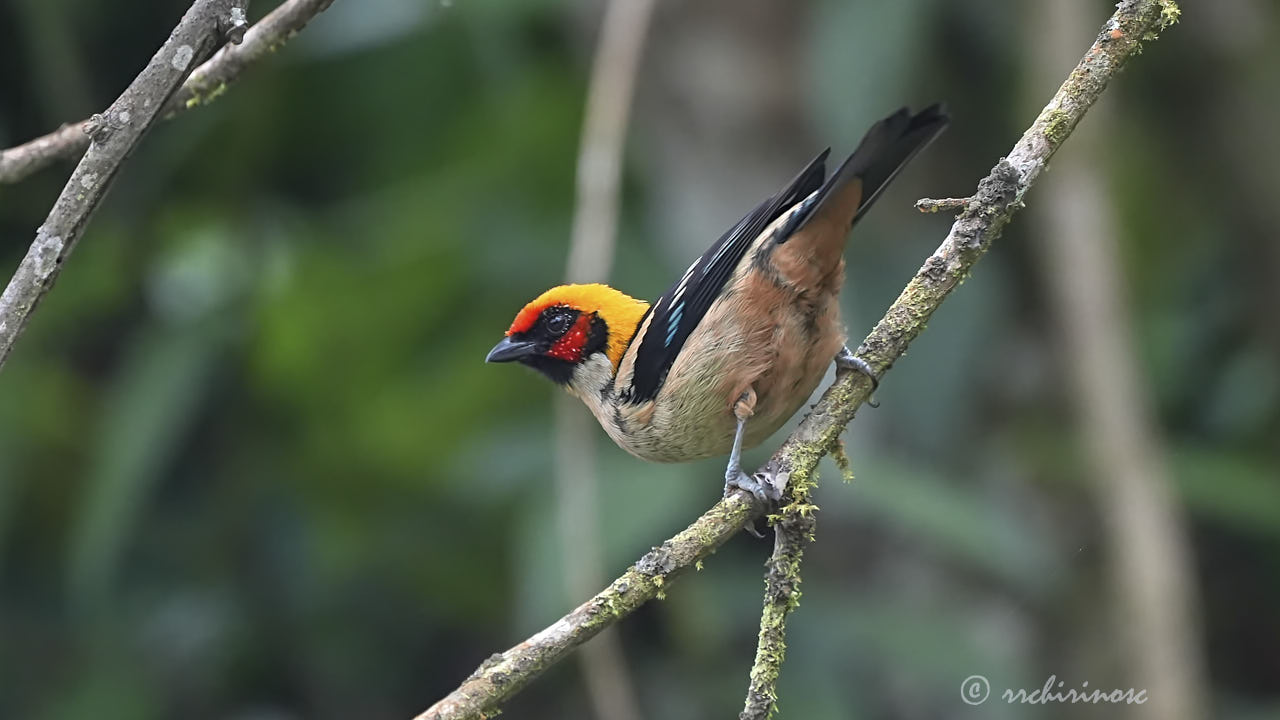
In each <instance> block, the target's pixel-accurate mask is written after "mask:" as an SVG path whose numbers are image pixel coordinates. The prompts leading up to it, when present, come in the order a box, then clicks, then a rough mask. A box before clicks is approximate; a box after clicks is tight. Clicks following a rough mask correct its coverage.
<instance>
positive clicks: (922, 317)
mask: <svg viewBox="0 0 1280 720" xmlns="http://www.w3.org/2000/svg"><path fill="white" fill-rule="evenodd" d="M1177 18H1178V7H1177V5H1176V4H1174V2H1173V1H1172V0H1122V2H1120V3H1119V5H1118V6H1117V8H1116V12H1115V14H1114V15H1113V16H1112V17H1111V19H1110V20H1108V21H1107V23H1106V25H1104V26H1103V28H1102V32H1101V33H1100V34H1099V35H1098V38H1097V40H1096V41H1095V42H1094V43H1093V45H1092V46H1091V47H1090V48H1089V50H1088V52H1087V53H1085V56H1084V58H1083V59H1081V61H1080V63H1079V64H1078V65H1077V66H1076V68H1075V70H1073V71H1072V73H1071V75H1070V76H1069V77H1068V78H1067V80H1066V82H1064V83H1063V84H1062V86H1061V87H1060V88H1059V89H1058V91H1057V93H1056V94H1054V96H1053V99H1052V100H1050V101H1049V104H1048V105H1046V106H1045V108H1044V109H1043V110H1042V111H1041V112H1040V115H1039V116H1038V117H1037V118H1036V120H1035V122H1034V123H1032V125H1031V127H1030V128H1029V129H1028V130H1027V131H1026V132H1025V133H1023V135H1022V137H1021V138H1020V139H1019V140H1018V142H1017V143H1016V144H1015V145H1014V147H1013V149H1012V151H1010V153H1009V154H1008V156H1006V157H1005V158H1002V159H1001V160H1000V161H999V162H997V163H996V165H995V167H994V168H992V170H991V172H990V174H988V175H987V177H985V178H983V179H982V181H981V182H979V183H978V191H977V193H976V194H975V195H974V196H973V197H971V198H969V199H968V203H967V204H966V206H965V208H964V211H963V212H962V213H961V214H960V216H959V217H957V218H956V221H955V223H954V224H953V225H952V226H951V231H950V232H949V233H948V234H947V237H946V239H945V240H943V242H942V244H941V245H940V246H939V247H938V249H937V250H935V251H934V253H933V254H932V255H931V256H929V258H928V259H927V260H926V261H925V263H924V266H923V267H921V268H920V270H919V272H917V273H916V275H915V277H913V278H912V279H911V281H910V282H909V283H908V284H907V286H906V288H905V289H904V290H903V291H902V293H901V294H900V295H899V296H898V299H897V300H895V301H894V303H893V305H891V306H890V307H889V310H888V311H887V312H886V313H885V315H884V317H883V318H881V320H880V322H879V323H877V324H876V326H875V328H874V329H872V331H871V334H870V335H868V336H867V337H866V339H864V340H863V341H862V345H861V346H860V347H859V349H858V352H857V354H858V355H859V356H860V357H861V358H862V359H864V360H866V361H867V362H868V363H869V364H870V365H871V367H872V368H873V369H874V370H875V371H876V372H877V373H878V374H881V375H883V373H884V372H886V371H887V370H888V369H889V368H890V367H892V366H893V363H894V361H896V360H897V359H898V358H899V357H901V356H902V354H903V353H904V352H906V349H907V346H908V345H909V344H910V343H911V341H912V340H913V339H915V337H916V336H917V335H919V334H920V332H921V331H922V330H923V329H924V327H925V324H926V323H927V322H928V320H929V318H930V316H932V315H933V313H934V311H935V310H937V309H938V307H939V305H941V304H942V301H943V300H945V299H946V297H947V295H948V294H950V292H951V291H952V290H954V289H955V288H956V287H957V286H958V285H959V284H960V282H961V281H962V280H963V279H964V278H966V277H967V276H968V275H969V272H970V271H971V270H972V269H973V265H974V263H975V262H977V261H978V259H979V258H980V257H982V255H983V254H984V253H985V252H986V251H987V249H988V248H989V247H990V246H991V242H992V241H993V240H994V239H995V238H996V237H998V236H999V235H1000V232H1001V230H1002V229H1003V228H1004V226H1005V224H1007V223H1008V222H1009V219H1010V218H1011V217H1012V216H1013V214H1014V213H1015V212H1017V210H1018V209H1019V208H1021V207H1022V198H1023V196H1024V195H1025V194H1026V192H1027V190H1029V189H1030V187H1031V185H1032V184H1033V183H1034V182H1035V180H1036V178H1037V177H1038V176H1039V175H1040V172H1041V171H1042V170H1043V169H1044V167H1045V165H1046V164H1047V163H1048V161H1049V158H1050V157H1052V156H1053V154H1054V153H1055V152H1056V151H1057V150H1058V148H1059V147H1061V145H1062V143H1063V141H1064V140H1066V138H1067V137H1068V136H1069V135H1070V134H1071V131H1072V130H1073V129H1074V128H1075V126H1076V124H1077V123H1078V122H1079V121H1080V118H1082V117H1083V116H1084V114H1085V112H1086V111H1087V110H1088V109H1089V107H1090V106H1091V105H1093V103H1094V101H1096V100H1097V99H1098V97H1099V96H1100V95H1101V94H1102V92H1103V90H1105V89H1106V87H1107V84H1108V83H1109V82H1110V80H1111V78H1112V77H1114V76H1115V74H1116V73H1117V72H1118V71H1119V70H1120V68H1121V67H1123V66H1124V64H1125V63H1126V62H1127V61H1128V60H1129V59H1130V58H1132V57H1133V56H1134V55H1135V54H1137V52H1138V50H1139V48H1140V47H1141V45H1142V43H1143V42H1144V41H1149V40H1153V39H1155V37H1156V35H1158V34H1159V32H1160V31H1161V30H1163V29H1164V28H1165V27H1167V26H1168V25H1170V24H1172V23H1173V22H1175V21H1176V20H1177ZM870 392H871V381H870V380H869V379H868V378H866V377H865V376H863V375H861V374H859V373H843V374H841V375H839V376H837V378H836V382H835V383H833V384H832V385H831V387H830V388H828V389H827V391H826V392H825V393H824V394H823V396H822V399H821V400H820V401H819V402H818V404H817V405H815V406H814V408H813V411H812V412H811V413H810V414H809V415H808V417H806V418H805V419H804V421H803V422H801V423H800V426H799V427H798V428H796V430H795V432H793V433H792V434H791V436H790V437H788V438H787V440H786V442H784V443H783V445H782V447H781V448H779V449H778V451H777V452H776V453H774V456H773V458H772V459H771V460H770V461H769V463H768V469H769V470H771V471H773V472H775V473H779V474H785V475H786V476H787V477H788V478H789V482H788V488H789V489H788V497H789V498H790V499H791V503H790V504H789V505H788V506H787V507H784V508H783V509H782V511H781V516H782V518H783V519H784V520H785V519H786V518H788V517H792V518H795V517H797V516H798V517H800V518H803V517H804V516H805V512H802V510H804V508H803V506H801V505H798V504H794V503H800V502H803V504H805V505H807V504H808V501H807V499H805V498H807V495H804V494H803V493H798V492H797V488H799V487H801V484H803V486H804V487H807V486H808V484H809V483H810V482H811V479H812V477H813V473H814V470H815V469H816V468H817V465H818V461H819V460H821V459H822V458H823V456H825V455H827V454H828V453H830V452H832V451H833V450H834V449H836V448H837V447H838V445H837V440H838V438H839V436H840V432H841V431H842V430H844V428H845V426H846V425H847V424H848V423H849V421H850V420H852V419H853V416H854V413H856V412H857V409H858V407H859V406H860V405H862V404H863V403H864V402H866V400H867V398H868V396H869V395H870ZM762 511H763V509H762V508H760V507H759V506H757V505H755V504H754V501H753V500H752V499H751V498H750V497H748V496H747V495H746V494H745V493H737V494H734V495H732V496H731V497H729V498H728V499H726V500H723V501H721V502H719V503H717V504H716V505H715V506H714V507H713V508H711V510H709V511H707V513H706V514H704V515H703V516H702V517H700V518H698V519H697V520H696V521H695V522H694V523H693V525H690V526H689V528H688V529H686V530H684V531H683V532H681V533H680V534H679V535H677V536H676V537H674V538H672V539H671V540H668V541H667V542H665V543H663V544H662V546H661V547H659V548H655V549H654V550H653V551H651V552H650V553H648V554H647V555H645V556H644V557H643V558H641V559H640V561H639V562H638V563H636V564H635V565H634V566H632V567H631V568H630V569H629V570H627V572H626V573H624V574H623V576H622V577H620V578H618V579H617V580H615V581H614V582H613V583H612V584H611V585H610V586H609V587H608V588H606V589H605V590H604V591H602V592H601V593H599V594H598V595H596V596H595V597H594V598H592V599H591V600H589V601H587V602H586V603H585V604H583V605H581V606H580V607H578V608H577V609H576V610H574V611H573V612H571V613H570V614H568V615H566V616H565V617H563V618H561V619H560V620H558V621H556V623H555V624H553V625H551V626H550V627H548V628H547V629H545V630H543V631H541V632H539V633H538V634H537V635H534V636H533V637H531V638H529V639H528V640H526V641H524V642H522V643H520V644H519V645H516V646H515V647H513V648H511V649H509V650H507V651H506V652H503V653H499V654H497V655H494V656H492V657H490V658H489V659H488V660H486V661H485V662H484V663H483V664H481V666H480V667H479V668H477V669H476V671H475V672H474V673H472V674H471V676H470V677H468V678H467V679H466V680H465V681H464V682H463V684H462V685H461V686H460V687H459V688H458V689H457V690H454V691H453V692H452V693H450V694H449V695H448V696H447V697H445V698H444V699H443V700H441V701H440V702H438V703H436V704H435V705H433V706H431V708H430V709H428V710H427V711H426V712H424V713H422V714H421V715H419V716H418V720H445V719H446V718H448V719H451V720H461V719H463V718H485V717H491V716H492V715H493V714H496V713H497V712H498V710H499V706H500V705H501V704H502V702H503V701H505V700H506V699H507V698H509V697H511V696H512V695H514V694H515V693H516V692H518V691H519V690H520V689H521V688H523V687H524V686H525V685H527V684H528V683H529V682H530V681H531V680H533V678H534V677H536V676H537V675H539V674H540V673H542V672H543V671H544V670H546V669H547V668H548V667H549V666H551V665H552V664H554V663H555V662H557V661H559V660H560V659H561V658H563V657H564V656H565V655H567V654H568V653H569V651H570V650H572V649H573V648H574V647H576V646H577V645H579V644H581V643H583V642H584V641H586V640H588V639H590V638H591V637H592V636H594V635H595V634H596V633H598V632H600V630H601V628H603V627H606V626H608V625H610V624H613V623H615V622H618V621H619V620H621V619H622V618H623V617H625V616H626V615H628V614H630V613H631V612H633V611H634V610H635V609H636V608H638V607H639V606H640V605H642V604H644V603H645V602H647V601H648V600H650V599H652V598H654V597H660V596H661V593H662V592H663V591H664V590H665V588H666V586H667V584H668V583H669V581H670V580H671V579H672V578H673V577H675V576H676V575H677V574H679V573H680V572H681V571H683V570H687V569H688V568H689V567H690V566H691V565H694V564H695V563H697V562H699V561H701V560H702V559H703V558H704V557H706V556H707V555H709V554H710V553H711V552H713V551H714V550H715V549H716V548H717V547H719V546H720V545H721V544H722V543H724V542H726V541H727V540H728V539H729V538H730V537H732V536H734V535H735V534H736V533H737V531H738V529H740V528H741V527H742V526H743V524H744V523H746V522H748V521H750V520H754V519H755V518H757V517H759V515H760V513H761V512H762ZM791 548H792V546H784V547H783V549H782V555H781V557H782V558H783V559H785V558H786V557H787V556H794V557H795V562H797V563H798V558H799V556H798V554H796V553H795V552H794V551H793V550H792V549H791ZM775 557H779V554H778V549H777V548H775ZM771 565H773V567H771V568H770V571H771V573H772V574H774V575H778V576H779V577H781V576H784V575H785V576H786V577H789V578H792V579H798V566H793V567H785V566H780V565H777V564H774V563H771ZM775 567H780V568H781V570H782V571H783V572H782V573H781V574H779V573H774V572H773V571H774V568H775ZM795 589H796V588H795V586H794V583H789V584H788V586H787V587H782V586H780V587H779V588H778V591H777V592H773V591H772V589H770V590H771V591H769V592H766V608H765V615H766V617H765V622H766V623H768V624H769V625H770V629H769V632H768V633H767V637H766V633H765V632H762V633H761V637H762V639H764V640H766V641H768V642H769V643H773V642H774V638H776V639H777V643H779V644H778V645H777V646H776V649H773V646H772V645H771V646H770V647H766V648H765V649H764V652H761V653H757V660H758V662H757V663H756V664H755V667H753V670H752V682H751V685H752V690H753V692H754V693H756V694H758V695H759V696H760V697H762V698H765V702H767V704H768V707H767V708H766V709H765V715H768V714H769V713H770V712H772V710H773V705H774V698H775V697H776V694H777V693H776V685H775V684H774V683H776V679H777V674H778V668H779V667H780V664H781V661H782V653H781V645H780V643H781V641H782V637H783V636H782V631H783V630H784V624H783V620H784V619H785V615H786V612H785V610H786V609H790V608H791V607H793V601H794V600H795V599H796V597H797V596H796V594H795ZM784 606H785V609H784ZM780 610H781V612H779V611H780ZM762 624H764V623H762ZM761 659H763V662H759V661H760V660H761ZM757 680H759V682H757ZM750 707H753V706H752V704H751V698H750V697H749V698H748V708H750ZM745 713H746V711H745V710H744V715H745Z"/></svg>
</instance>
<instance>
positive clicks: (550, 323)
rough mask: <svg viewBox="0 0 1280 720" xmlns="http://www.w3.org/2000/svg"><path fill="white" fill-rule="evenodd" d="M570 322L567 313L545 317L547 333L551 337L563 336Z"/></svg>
mask: <svg viewBox="0 0 1280 720" xmlns="http://www.w3.org/2000/svg"><path fill="white" fill-rule="evenodd" d="M571 322H572V320H571V319H570V318H569V314H568V313H563V312H558V313H554V314H552V315H550V316H549V317H547V332H548V333H550V334H552V335H563V334H564V333H565V331H567V330H568V329H569V324H570V323H571Z"/></svg>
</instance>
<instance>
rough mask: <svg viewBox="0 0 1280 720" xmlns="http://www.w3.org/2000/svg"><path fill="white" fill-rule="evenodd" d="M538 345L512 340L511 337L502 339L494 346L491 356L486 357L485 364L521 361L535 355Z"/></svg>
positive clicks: (490, 352) (526, 341)
mask: <svg viewBox="0 0 1280 720" xmlns="http://www.w3.org/2000/svg"><path fill="white" fill-rule="evenodd" d="M535 345H536V343H532V342H529V341H528V340H512V339H511V338H509V337H504V338H502V341H501V342H499V343H498V344H497V345H494V346H493V349H492V350H490V351H489V354H488V355H486V356H485V358H484V361H485V362H511V361H512V360H519V359H520V358H522V357H526V356H529V355H533V354H534V353H536V352H537V351H536V350H534V346H535Z"/></svg>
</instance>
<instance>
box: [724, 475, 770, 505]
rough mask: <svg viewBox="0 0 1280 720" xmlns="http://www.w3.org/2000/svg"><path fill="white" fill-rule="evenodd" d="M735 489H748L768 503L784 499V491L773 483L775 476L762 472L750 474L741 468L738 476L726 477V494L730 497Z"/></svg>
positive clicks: (760, 499)
mask: <svg viewBox="0 0 1280 720" xmlns="http://www.w3.org/2000/svg"><path fill="white" fill-rule="evenodd" d="M734 490H746V491H747V492H749V493H751V494H752V495H754V496H755V498H756V499H757V500H759V501H760V502H762V503H764V504H766V505H771V504H775V503H777V502H778V501H779V500H781V499H782V491H781V490H779V489H778V486H777V485H775V484H774V483H773V476H771V475H769V474H767V473H762V472H759V473H756V474H755V475H748V474H746V473H744V472H742V471H741V470H739V471H738V474H737V476H735V477H728V478H725V481H724V496H725V497H729V495H731V494H732V493H733V491H734Z"/></svg>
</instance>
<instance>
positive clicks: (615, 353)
mask: <svg viewBox="0 0 1280 720" xmlns="http://www.w3.org/2000/svg"><path fill="white" fill-rule="evenodd" d="M556 305H563V306H564V307H569V308H573V309H574V310H577V311H579V312H582V313H595V314H596V315H597V316H599V317H600V319H601V320H604V322H605V325H607V326H608V328H609V339H608V349H607V350H606V352H607V354H608V355H609V361H610V362H612V363H613V369H614V370H615V371H616V370H617V369H618V363H620V362H622V354H623V353H624V352H626V351H627V344H628V343H629V342H630V341H631V338H632V336H633V335H635V333H636V327H637V326H638V325H639V324H640V319H641V318H643V317H644V314H645V313H646V312H648V311H649V303H647V302H645V301H643V300H637V299H635V298H633V297H631V296H630V295H627V294H626V293H623V292H619V291H617V290H614V289H613V288H611V287H609V286H608V285H601V284H599V283H591V284H589V285H560V286H557V287H553V288H551V289H550V290H548V291H546V292H544V293H542V294H541V295H539V296H538V297H536V298H534V299H533V301H532V302H530V303H529V304H528V305H525V306H524V308H522V309H521V310H520V312H519V313H517V314H516V319H515V320H514V321H512V323H511V328H510V329H508V330H507V335H514V334H515V333H522V332H527V331H528V330H529V329H530V328H532V327H533V325H534V323H536V322H538V317H539V316H540V315H541V314H542V311H543V310H546V309H547V308H549V307H554V306H556Z"/></svg>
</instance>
